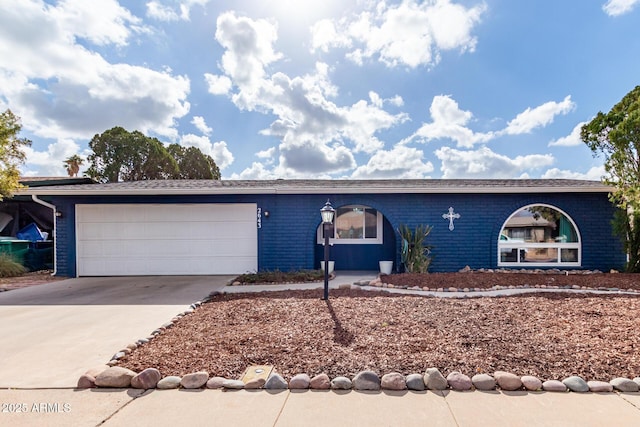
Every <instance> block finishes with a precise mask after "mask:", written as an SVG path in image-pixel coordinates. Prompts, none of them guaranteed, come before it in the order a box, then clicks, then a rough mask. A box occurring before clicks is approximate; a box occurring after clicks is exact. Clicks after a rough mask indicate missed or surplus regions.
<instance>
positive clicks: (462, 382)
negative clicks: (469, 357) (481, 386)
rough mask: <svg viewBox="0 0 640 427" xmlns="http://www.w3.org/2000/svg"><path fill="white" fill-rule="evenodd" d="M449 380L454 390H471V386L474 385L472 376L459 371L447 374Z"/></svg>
mask: <svg viewBox="0 0 640 427" xmlns="http://www.w3.org/2000/svg"><path fill="white" fill-rule="evenodd" d="M447 382H448V383H449V387H451V389H452V390H457V391H466V390H471V386H472V385H473V384H472V383H471V378H469V377H468V376H466V375H465V374H463V373H461V372H458V371H453V372H450V373H449V375H447Z"/></svg>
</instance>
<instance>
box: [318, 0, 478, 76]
mask: <svg viewBox="0 0 640 427" xmlns="http://www.w3.org/2000/svg"><path fill="white" fill-rule="evenodd" d="M371 5H372V7H371V8H370V9H369V10H366V11H364V12H362V13H360V14H359V15H357V16H355V17H349V18H342V19H340V20H337V21H330V20H323V21H320V22H318V23H317V24H316V25H314V26H313V28H312V43H311V47H312V50H321V51H324V52H327V51H328V50H329V49H331V48H348V49H351V50H349V51H348V53H347V57H348V58H350V59H351V60H353V61H354V62H355V63H357V64H362V63H363V61H364V60H365V59H369V58H377V59H378V60H379V61H380V62H383V63H384V64H386V65H387V66H388V67H396V66H408V67H411V68H415V67H418V66H421V65H424V66H428V67H430V66H433V65H436V64H437V63H438V62H439V61H440V52H441V51H445V50H456V49H457V50H459V51H461V52H466V51H471V52H472V51H474V50H475V46H476V44H477V39H476V37H474V36H472V31H473V29H474V27H475V25H477V24H478V22H480V18H481V17H482V15H483V13H484V12H485V11H486V9H487V7H486V5H485V4H484V3H480V4H478V5H476V6H473V7H469V8H467V7H465V6H463V5H460V4H456V3H452V2H451V1H450V0H427V1H423V2H419V1H416V0H405V1H403V2H401V3H400V4H387V3H385V2H380V3H377V4H374V3H371Z"/></svg>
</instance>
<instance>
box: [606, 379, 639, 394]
mask: <svg viewBox="0 0 640 427" xmlns="http://www.w3.org/2000/svg"><path fill="white" fill-rule="evenodd" d="M609 383H610V384H611V385H612V386H613V388H614V389H616V390H618V391H621V392H623V393H625V392H626V393H633V392H636V391H638V384H637V383H635V382H634V381H633V380H630V379H629V378H621V377H619V378H614V379H612V380H611V381H609Z"/></svg>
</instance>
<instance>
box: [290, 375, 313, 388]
mask: <svg viewBox="0 0 640 427" xmlns="http://www.w3.org/2000/svg"><path fill="white" fill-rule="evenodd" d="M310 383H311V378H309V375H307V374H298V375H294V376H293V378H291V379H290V380H289V389H291V390H304V389H307V388H309V384H310Z"/></svg>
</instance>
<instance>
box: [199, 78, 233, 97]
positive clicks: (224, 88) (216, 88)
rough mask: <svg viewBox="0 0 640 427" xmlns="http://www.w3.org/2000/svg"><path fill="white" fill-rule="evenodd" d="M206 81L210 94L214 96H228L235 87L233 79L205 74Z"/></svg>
mask: <svg viewBox="0 0 640 427" xmlns="http://www.w3.org/2000/svg"><path fill="white" fill-rule="evenodd" d="M204 79H205V81H206V82H207V88H208V90H209V93H210V94H212V95H227V94H228V93H229V92H230V91H231V87H232V86H233V83H232V82H231V79H230V78H229V77H227V76H216V75H215V74H210V73H205V75H204Z"/></svg>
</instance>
